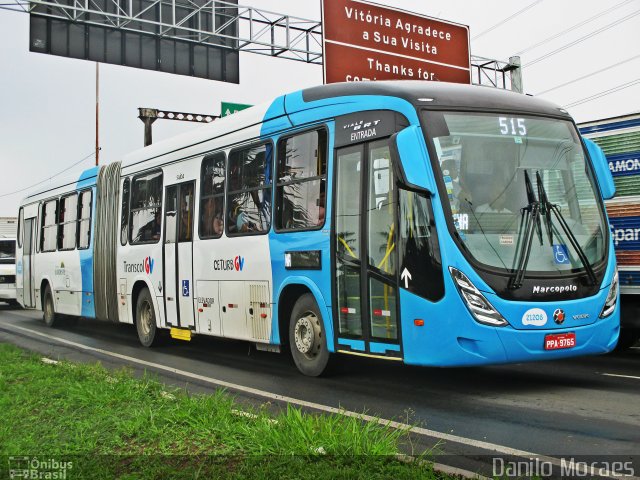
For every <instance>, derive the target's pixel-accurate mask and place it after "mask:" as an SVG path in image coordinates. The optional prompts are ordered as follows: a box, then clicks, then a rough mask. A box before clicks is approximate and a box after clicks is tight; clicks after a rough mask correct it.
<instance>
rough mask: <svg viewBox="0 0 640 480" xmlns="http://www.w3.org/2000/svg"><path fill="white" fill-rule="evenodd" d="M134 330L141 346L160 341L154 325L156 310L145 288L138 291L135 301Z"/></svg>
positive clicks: (155, 344) (153, 344)
mask: <svg viewBox="0 0 640 480" xmlns="http://www.w3.org/2000/svg"><path fill="white" fill-rule="evenodd" d="M136 330H137V331H138V338H139V339H140V343H141V344H142V345H143V346H145V347H155V346H157V345H158V344H159V343H160V336H161V335H160V332H159V331H158V328H157V327H156V311H155V309H154V308H153V299H152V298H151V294H150V293H149V289H147V288H145V289H143V290H142V291H141V292H140V295H138V301H137V302H136Z"/></svg>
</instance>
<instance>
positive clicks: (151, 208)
mask: <svg viewBox="0 0 640 480" xmlns="http://www.w3.org/2000/svg"><path fill="white" fill-rule="evenodd" d="M132 183H133V185H132V186H131V209H130V213H129V232H130V233H129V235H130V236H129V241H130V242H131V243H133V244H136V243H156V242H158V241H159V240H160V232H161V230H160V226H161V224H162V211H161V210H162V172H154V173H149V174H147V175H145V176H143V177H137V178H134V179H133V182H132Z"/></svg>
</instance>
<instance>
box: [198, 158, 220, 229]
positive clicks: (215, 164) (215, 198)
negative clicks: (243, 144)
mask: <svg viewBox="0 0 640 480" xmlns="http://www.w3.org/2000/svg"><path fill="white" fill-rule="evenodd" d="M224 160H225V156H224V153H222V152H220V153H213V154H211V155H207V156H206V157H204V159H203V160H202V182H201V183H200V185H201V187H200V227H199V228H200V238H217V237H219V236H220V235H222V230H223V228H224V213H223V212H224V209H223V205H224V174H225V169H224Z"/></svg>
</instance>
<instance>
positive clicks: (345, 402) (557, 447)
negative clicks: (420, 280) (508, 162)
mask: <svg viewBox="0 0 640 480" xmlns="http://www.w3.org/2000/svg"><path fill="white" fill-rule="evenodd" d="M41 315H42V313H41V312H34V311H21V310H12V309H10V308H9V307H5V306H4V305H2V304H0V342H11V343H14V344H17V345H20V346H22V347H25V348H28V349H30V350H34V351H37V352H40V353H43V354H45V355H47V356H49V357H52V358H67V359H69V360H73V361H92V362H95V361H96V359H99V360H100V361H102V362H103V363H105V364H106V365H107V366H118V365H122V364H128V365H130V366H132V367H133V368H134V369H137V370H142V369H144V368H146V369H148V370H153V371H156V372H157V373H158V374H159V375H160V377H161V379H163V380H165V381H167V382H169V383H172V384H178V385H181V386H186V387H187V388H189V389H192V390H195V391H210V390H212V389H214V388H217V386H219V385H220V384H222V385H226V386H227V388H229V389H230V390H231V391H234V390H235V392H236V393H237V394H238V396H239V398H240V399H242V400H243V401H251V402H256V401H257V402H264V401H267V400H270V401H272V402H273V403H274V404H275V405H278V404H282V403H283V401H282V399H281V398H280V397H279V396H284V397H289V400H291V399H297V401H298V404H299V405H302V406H303V407H305V408H310V409H315V408H316V407H320V408H319V409H320V410H322V409H324V410H325V411H327V408H330V407H336V408H342V409H346V410H348V411H351V412H357V413H363V412H366V413H367V414H369V415H372V416H376V417H381V418H383V419H392V420H396V421H398V422H402V423H408V424H411V425H414V426H416V427H417V428H416V429H414V434H413V438H414V442H413V448H414V449H421V448H425V447H434V446H435V450H434V451H435V452H437V453H439V454H441V456H438V461H440V462H442V463H447V464H453V465H456V466H459V467H462V468H465V469H468V470H471V471H474V472H476V471H482V472H483V473H487V468H486V464H487V462H489V461H490V458H489V457H487V456H491V455H496V454H500V455H502V454H508V453H510V449H514V451H513V452H511V453H515V454H516V455H519V456H520V457H525V456H526V455H527V453H529V452H530V453H532V454H538V455H544V456H549V457H553V458H554V459H557V458H560V457H561V458H569V457H578V456H584V457H583V458H588V459H595V460H598V461H599V460H601V459H604V458H605V457H606V458H607V459H615V460H622V459H633V461H634V462H635V470H636V473H635V475H636V476H640V348H638V347H636V348H634V349H631V350H629V351H627V352H625V353H622V354H614V355H607V356H601V357H587V358H578V359H572V360H563V361H556V362H546V363H535V364H517V365H507V366H496V367H482V368H455V369H435V368H417V367H407V366H404V365H398V364H396V363H392V362H385V361H375V360H369V359H362V358H356V357H351V356H341V357H340V366H339V368H337V369H336V371H335V373H334V374H333V375H332V376H330V377H327V378H315V379H313V378H306V377H303V376H302V375H300V374H299V373H298V372H297V370H296V369H295V367H294V366H293V364H292V362H291V361H290V360H289V358H288V356H287V355H279V354H274V353H266V352H258V351H256V350H255V349H253V348H251V347H250V346H249V344H247V343H244V342H234V341H224V340H218V339H211V338H206V337H200V338H195V339H194V340H193V341H192V342H190V343H186V342H178V341H173V342H170V343H169V344H168V345H167V346H164V347H162V348H157V349H144V348H142V347H140V346H139V344H138V339H137V336H136V332H135V329H134V328H133V327H132V326H130V325H119V324H117V325H114V324H109V323H102V322H96V321H90V320H80V321H79V323H78V324H77V325H76V326H74V327H72V328H71V327H69V328H57V329H49V328H47V327H45V325H44V324H43V322H42V320H41ZM64 342H66V343H64ZM208 379H209V380H208ZM211 379H213V380H215V381H210V380H211ZM225 382H227V383H225ZM234 385H235V386H238V388H234ZM285 400H286V399H285ZM325 407H326V408H325ZM407 448H409V447H407ZM609 456H614V457H609ZM581 458H582V457H581ZM482 465H484V467H482ZM488 473H491V472H490V471H489V472H488Z"/></svg>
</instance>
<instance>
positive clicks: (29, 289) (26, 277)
mask: <svg viewBox="0 0 640 480" xmlns="http://www.w3.org/2000/svg"><path fill="white" fill-rule="evenodd" d="M35 225H36V219H35V218H25V220H24V242H23V244H22V301H23V302H24V303H23V304H24V307H25V308H35V306H36V305H35V300H36V295H35V293H36V292H35V284H34V282H33V265H32V259H33V247H34V245H35ZM16 273H17V274H19V272H16Z"/></svg>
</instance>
